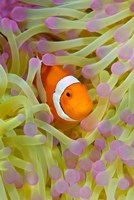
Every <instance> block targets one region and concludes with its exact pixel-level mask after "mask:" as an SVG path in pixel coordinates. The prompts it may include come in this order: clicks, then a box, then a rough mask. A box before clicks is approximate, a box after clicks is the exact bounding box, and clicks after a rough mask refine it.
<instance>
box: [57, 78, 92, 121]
mask: <svg viewBox="0 0 134 200" xmlns="http://www.w3.org/2000/svg"><path fill="white" fill-rule="evenodd" d="M60 104H61V107H62V109H63V111H64V112H65V113H66V115H68V116H69V117H70V118H72V119H74V120H77V121H81V120H82V119H83V118H85V117H86V116H87V115H88V114H89V112H90V111H91V109H92V101H91V99H90V97H89V94H88V92H87V90H86V87H85V86H84V85H83V84H81V83H80V82H78V83H74V84H72V85H70V86H68V87H67V88H66V89H65V90H64V92H63V94H62V95H61V98H60Z"/></svg>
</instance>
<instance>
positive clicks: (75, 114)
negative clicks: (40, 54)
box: [70, 104, 92, 121]
mask: <svg viewBox="0 0 134 200" xmlns="http://www.w3.org/2000/svg"><path fill="white" fill-rule="evenodd" d="M70 109H71V111H72V112H71V113H70V114H71V118H73V119H75V120H78V121H81V120H82V119H84V118H85V117H87V116H88V115H89V113H90V112H91V110H92V104H84V105H78V106H77V107H76V108H75V109H74V108H70Z"/></svg>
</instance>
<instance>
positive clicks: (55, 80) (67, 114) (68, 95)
mask: <svg viewBox="0 0 134 200" xmlns="http://www.w3.org/2000/svg"><path fill="white" fill-rule="evenodd" d="M40 77H41V81H42V85H43V87H44V89H45V91H46V99H47V104H48V105H49V107H50V110H51V112H52V114H53V116H54V119H55V120H58V121H59V122H63V123H72V122H73V123H75V122H79V121H81V120H82V119H83V118H85V117H86V116H87V115H88V114H89V112H90V111H91V109H92V101H91V99H90V96H89V94H88V92H87V89H86V87H85V85H84V84H82V83H81V82H80V81H79V80H78V79H77V78H75V77H74V76H72V75H71V73H70V72H69V71H67V70H65V69H63V68H60V67H58V66H46V65H44V64H42V66H41V70H40ZM36 84H37V83H36Z"/></svg>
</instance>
